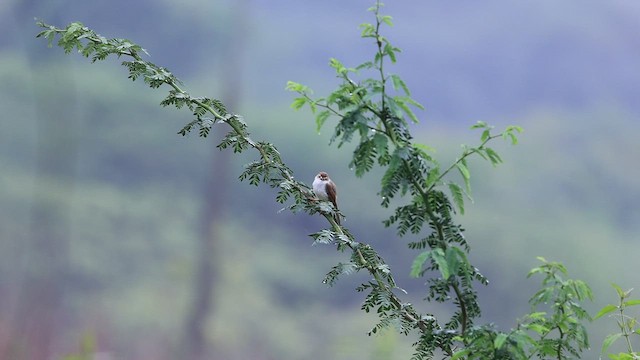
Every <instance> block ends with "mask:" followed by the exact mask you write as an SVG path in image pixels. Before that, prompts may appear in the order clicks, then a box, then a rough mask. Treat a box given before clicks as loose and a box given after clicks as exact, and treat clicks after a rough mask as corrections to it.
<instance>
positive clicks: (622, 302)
mask: <svg viewBox="0 0 640 360" xmlns="http://www.w3.org/2000/svg"><path fill="white" fill-rule="evenodd" d="M611 285H612V286H613V288H614V289H615V291H616V294H617V295H618V303H617V305H613V304H608V305H606V306H605V307H603V308H602V309H600V311H599V312H598V313H597V314H596V316H595V317H594V319H599V318H601V317H603V316H605V315H608V316H610V317H613V318H614V319H615V320H616V324H617V325H618V328H619V329H620V332H617V333H613V334H610V335H608V336H607V337H606V338H605V339H604V341H603V342H602V350H601V352H602V354H605V353H606V354H607V355H608V357H609V358H610V359H613V360H637V359H640V353H638V352H637V351H635V350H633V345H632V339H633V338H635V339H637V338H638V336H640V327H639V326H638V320H637V318H636V317H633V316H630V315H629V314H628V308H630V307H632V306H638V305H640V299H630V297H631V292H632V291H633V289H629V290H622V288H621V287H620V286H619V285H617V284H611ZM619 339H624V343H625V345H626V350H627V351H626V352H621V353H618V354H613V353H609V352H608V351H609V347H611V345H612V344H613V343H615V342H616V341H618V340H619Z"/></svg>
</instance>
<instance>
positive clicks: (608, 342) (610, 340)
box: [601, 333, 622, 354]
mask: <svg viewBox="0 0 640 360" xmlns="http://www.w3.org/2000/svg"><path fill="white" fill-rule="evenodd" d="M620 336H622V333H616V334H610V335H607V337H606V338H604V341H602V350H601V353H602V354H604V353H606V352H607V350H608V349H609V347H610V346H611V344H613V343H614V342H615V341H616V340H618V339H619V338H620Z"/></svg>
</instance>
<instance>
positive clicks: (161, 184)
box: [0, 0, 640, 360]
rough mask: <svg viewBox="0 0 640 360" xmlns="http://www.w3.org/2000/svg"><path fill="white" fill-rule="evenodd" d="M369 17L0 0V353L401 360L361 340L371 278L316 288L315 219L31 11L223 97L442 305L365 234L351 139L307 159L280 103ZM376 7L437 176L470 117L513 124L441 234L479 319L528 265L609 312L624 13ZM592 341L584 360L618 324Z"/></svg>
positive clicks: (636, 10)
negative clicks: (69, 50) (471, 282)
mask: <svg viewBox="0 0 640 360" xmlns="http://www.w3.org/2000/svg"><path fill="white" fill-rule="evenodd" d="M372 3H373V1H364V0H357V1H344V0H325V1H306V0H305V1H302V0H298V1H282V0H233V1H232V0H226V1H222V0H220V1H213V0H210V1H204V0H184V1H169V0H138V1H135V2H131V1H125V0H111V1H79V0H56V1H44V0H31V1H29V0H3V1H2V2H0V34H1V35H0V358H1V359H60V358H62V357H63V356H65V355H68V354H73V353H79V351H80V349H81V347H82V346H84V347H86V348H89V349H90V351H91V352H95V353H96V356H95V357H94V358H95V359H103V360H104V359H141V360H150V359H154V360H163V359H380V360H382V359H402V358H408V356H409V355H410V353H411V347H410V344H411V342H412V341H413V340H414V339H413V338H411V337H408V338H407V337H404V336H401V335H398V334H396V333H394V332H393V331H389V332H385V333H384V334H382V335H377V336H372V337H368V336H367V335H366V332H367V331H368V330H369V329H370V328H371V327H372V326H373V325H374V324H375V317H374V316H371V315H367V314H364V313H363V312H361V311H360V309H359V308H360V304H361V301H362V294H358V293H356V292H355V291H354V288H355V287H356V286H357V285H359V284H360V283H361V282H363V281H367V280H368V277H367V275H366V274H354V275H351V276H348V277H344V278H343V279H342V280H341V281H340V282H339V283H338V284H337V285H336V286H334V287H331V288H328V287H327V286H325V285H323V284H322V283H321V280H322V278H323V276H324V274H325V273H326V272H327V271H328V270H329V269H330V268H331V266H333V265H334V264H336V263H337V262H339V261H345V260H346V259H345V254H341V253H336V252H335V250H334V249H332V248H331V247H323V246H311V239H310V238H309V237H308V236H307V234H309V233H312V232H315V231H317V230H318V229H321V228H322V227H324V226H326V224H325V223H323V221H322V218H312V217H308V216H306V215H304V214H297V215H293V214H290V213H287V212H282V213H279V212H278V210H279V209H280V206H278V204H276V203H275V201H274V193H273V191H271V190H270V189H268V188H265V187H258V188H254V187H251V186H249V185H248V184H245V183H239V182H238V180H237V176H238V175H239V173H240V172H241V171H242V166H243V164H244V163H246V162H248V161H250V160H251V159H252V157H251V156H252V154H250V153H248V154H247V155H246V156H245V155H242V156H237V155H234V154H231V153H224V152H222V153H221V152H219V151H217V149H215V144H216V142H215V140H216V138H217V137H216V136H218V135H213V136H212V137H210V138H207V139H203V138H199V137H197V136H196V135H195V134H194V135H191V136H187V137H182V136H179V135H177V134H176V133H177V131H178V130H179V129H180V128H181V127H182V126H183V125H184V124H185V123H186V122H188V121H190V119H191V118H190V114H189V112H188V111H179V110H175V109H163V108H161V107H160V106H159V105H158V104H159V102H160V100H161V99H162V98H163V97H164V95H165V92H166V89H160V90H151V89H148V88H146V87H145V85H144V84H138V83H133V82H131V81H130V80H128V79H127V78H126V71H125V69H123V68H121V67H120V65H119V61H118V60H117V59H111V60H109V61H106V62H103V63H99V64H90V62H89V61H87V59H84V58H82V57H81V56H79V55H77V54H70V55H65V54H64V53H63V51H62V50H61V49H59V48H53V49H50V48H47V46H46V42H45V41H44V40H42V39H35V34H36V33H37V32H38V31H39V29H38V28H37V27H36V26H35V20H34V18H39V19H42V20H44V21H46V22H48V23H51V24H55V25H57V26H64V25H66V24H67V23H69V22H71V21H82V22H83V23H85V24H86V25H87V26H89V27H91V28H93V29H95V30H96V31H97V32H99V33H101V34H102V35H105V36H107V37H126V38H129V39H132V40H133V41H135V42H137V43H139V44H141V45H142V46H143V47H144V48H146V49H147V50H148V52H149V53H150V54H151V58H150V60H151V61H153V62H155V63H156V64H158V65H162V66H166V67H168V68H169V69H170V70H171V71H173V72H174V74H175V75H177V76H178V77H179V78H181V79H182V80H183V81H184V82H185V83H186V86H187V88H188V89H189V91H190V92H191V93H192V94H194V95H202V96H211V97H218V98H222V99H224V100H225V101H227V104H228V105H229V107H230V108H231V109H232V110H233V111H234V112H236V113H240V114H243V115H244V116H245V120H246V121H247V122H248V124H249V127H250V130H251V131H252V136H253V137H254V138H255V139H260V140H268V141H271V142H273V143H275V144H276V146H278V148H279V150H280V151H281V152H282V154H283V157H284V159H285V161H286V162H287V163H288V164H289V165H290V166H291V167H292V169H294V171H295V172H296V176H297V177H298V178H299V179H301V180H308V181H309V183H310V182H311V181H312V179H313V176H314V175H315V174H316V173H317V172H318V171H319V170H325V171H327V172H329V173H330V174H331V175H332V178H333V179H334V180H335V181H336V182H337V183H338V186H339V190H340V204H341V209H342V211H343V212H344V213H345V214H346V215H347V220H346V225H347V226H348V227H349V228H350V229H351V230H352V232H353V233H354V234H355V235H356V236H357V237H358V239H359V240H361V241H365V242H368V243H371V244H372V245H373V246H374V247H375V248H377V249H378V250H379V251H380V252H381V254H382V255H383V256H384V257H385V259H386V260H387V261H388V262H389V263H390V264H391V267H392V269H393V270H394V271H395V273H396V274H397V276H398V282H399V284H400V286H402V287H403V288H405V289H407V290H408V292H409V295H407V299H408V300H411V301H412V302H414V303H415V304H416V306H417V307H418V308H419V309H420V310H421V311H424V312H431V313H435V314H438V315H441V316H446V315H447V314H449V313H450V312H451V311H452V309H451V308H448V307H442V306H439V305H435V304H429V303H424V302H422V301H421V299H422V298H423V297H424V295H425V294H424V292H425V287H424V284H423V282H424V280H419V279H411V278H409V276H408V273H409V265H410V262H411V260H412V258H413V256H415V255H416V253H415V252H412V251H410V250H407V249H406V243H407V241H409V240H410V239H404V238H403V239H400V238H397V237H396V236H395V234H394V231H393V230H390V229H385V228H384V227H383V226H382V224H381V220H383V219H385V218H386V216H388V215H389V210H387V209H381V208H379V207H378V204H379V200H378V199H377V198H376V193H377V189H378V184H379V182H378V180H377V177H376V176H377V175H378V174H379V171H374V172H373V173H372V174H371V175H367V176H366V177H365V178H362V179H359V178H356V177H355V175H354V173H353V172H352V171H350V170H349V167H348V163H349V156H350V153H349V147H345V148H344V149H343V150H342V151H338V150H336V149H335V148H333V147H328V146H327V144H328V140H329V138H330V135H331V125H332V123H331V122H328V125H327V127H326V128H325V129H323V131H321V133H320V134H318V133H317V132H316V131H315V124H314V122H313V117H312V116H311V114H310V113H308V112H306V111H302V112H294V111H293V110H291V109H290V108H289V103H290V102H291V99H292V98H293V94H290V93H287V92H286V91H285V90H284V86H285V84H286V81H288V80H293V81H297V82H301V83H304V84H306V85H309V86H310V87H311V88H313V89H314V90H315V92H316V94H317V95H318V96H322V95H324V94H326V93H328V91H330V90H331V89H332V88H333V87H334V86H336V84H337V79H335V77H334V75H333V72H332V70H331V69H330V68H329V67H328V66H327V64H328V60H329V58H331V57H336V58H338V59H340V60H341V61H343V62H344V63H345V64H346V65H347V66H355V65H357V64H359V63H361V62H364V61H367V60H369V59H370V58H372V55H373V51H374V48H373V46H372V44H371V43H368V42H367V41H364V40H361V39H360V38H359V30H358V27H357V26H358V24H360V23H362V22H371V21H372V17H371V14H370V13H367V12H366V9H367V8H368V7H369V6H370V5H372ZM389 3H390V4H387V6H386V7H385V10H384V12H385V13H386V14H389V15H391V16H393V18H394V22H395V26H394V27H393V28H390V29H389V28H388V29H386V30H385V34H386V35H387V36H388V38H390V39H391V41H392V42H393V43H394V44H395V45H396V46H398V47H400V48H401V49H402V50H403V52H402V53H401V54H400V57H399V62H398V64H397V65H396V66H393V67H389V68H388V69H389V71H390V72H393V73H396V74H399V75H401V76H402V77H403V78H404V80H405V81H406V83H407V84H408V85H409V87H410V88H411V89H412V91H413V95H414V98H416V99H417V100H418V101H420V102H421V103H423V104H424V105H425V107H426V110H425V111H421V112H418V116H419V117H420V118H421V123H420V124H418V125H415V126H414V127H413V131H414V134H415V137H416V139H417V141H419V142H422V143H425V144H428V145H430V146H432V147H434V148H436V149H437V152H436V157H437V158H438V159H439V160H440V161H441V163H443V164H446V163H448V162H450V161H452V160H453V159H455V157H456V155H457V154H458V153H459V152H460V150H461V149H460V145H461V144H463V143H468V144H474V143H475V142H476V141H477V136H478V135H479V134H475V133H473V132H472V131H471V130H469V126H470V125H472V124H473V123H475V122H476V121H478V120H482V121H486V122H489V123H491V124H494V125H496V127H498V128H500V127H504V126H506V125H508V124H517V125H520V126H522V127H524V129H525V132H524V133H523V134H522V136H521V142H520V144H519V145H517V146H515V147H512V146H510V145H509V144H507V143H506V142H505V143H502V142H498V143H497V144H495V145H494V147H495V148H496V150H498V151H499V153H500V154H501V155H502V156H503V158H504V160H505V163H504V164H503V165H500V166H499V167H496V168H492V167H491V166H490V165H489V164H487V163H485V162H483V161H481V160H480V159H476V160H473V161H471V162H470V163H471V167H472V186H473V196H474V200H475V202H474V204H468V205H467V213H466V214H465V215H464V216H463V217H461V218H460V221H461V223H462V224H464V226H465V228H466V230H467V231H466V235H467V238H468V240H469V242H470V243H471V246H472V253H471V256H470V257H471V260H472V261H473V262H474V263H475V264H476V266H477V267H479V268H480V270H481V271H482V272H483V273H484V274H485V275H487V276H488V277H489V279H490V281H491V282H490V284H489V285H488V286H486V287H482V288H480V289H479V291H480V302H481V304H482V306H483V309H484V313H483V318H482V319H481V321H482V322H492V323H495V324H496V326H498V327H499V328H501V329H504V330H507V329H509V328H512V327H514V326H515V325H516V323H517V322H516V321H517V318H518V317H521V316H522V315H524V314H525V313H526V312H528V311H529V305H528V304H527V300H528V298H529V297H530V296H531V295H532V294H533V292H534V291H535V289H536V288H537V287H538V285H539V280H540V279H536V278H532V279H528V280H527V279H526V274H527V272H528V270H529V269H530V268H531V267H533V266H536V265H537V264H538V262H537V260H536V259H535V257H536V256H543V257H545V258H547V259H548V260H555V261H561V262H563V263H565V264H566V265H567V266H568V268H569V271H570V274H571V275H572V276H573V277H576V278H579V279H582V280H584V281H586V282H588V283H589V284H590V285H591V286H592V287H593V289H594V291H595V299H594V302H593V303H590V304H588V305H587V307H588V308H589V310H590V311H591V312H592V313H595V312H596V311H597V310H598V309H599V308H601V307H602V306H604V305H605V304H607V303H611V302H615V300H616V297H615V293H614V292H613V290H612V288H611V286H610V283H611V282H615V283H618V284H620V285H621V286H622V287H623V288H640V278H639V276H638V269H639V268H638V258H639V254H640V236H639V234H640V205H638V204H639V202H640V185H639V184H638V179H639V178H640V142H639V141H638V132H639V130H640V122H639V120H638V116H639V115H640V101H639V99H638V97H639V96H640V65H639V64H640V21H638V19H640V2H635V1H624V0H609V1H606V2H605V1H586V0H568V1H562V2H558V1H554V0H540V1H535V2H530V1H504V0H502V1H499V0H490V1H483V2H477V1H470V0H460V1H445V2H443V1H403V2H394V1H389ZM215 130H218V129H215V128H214V132H216V131H215ZM224 130H225V129H220V131H217V133H223V132H224ZM638 291H640V290H638ZM636 297H640V293H637V294H636ZM589 329H590V330H591V342H592V348H593V350H592V351H591V352H589V353H587V354H585V357H584V358H585V359H594V358H597V356H598V351H599V348H600V345H601V343H602V339H603V338H604V336H605V334H607V333H610V332H613V331H614V330H615V327H614V321H613V319H601V320H598V321H596V322H595V323H593V324H591V325H590V326H589ZM83 344H84V345H83ZM614 350H618V349H615V348H614Z"/></svg>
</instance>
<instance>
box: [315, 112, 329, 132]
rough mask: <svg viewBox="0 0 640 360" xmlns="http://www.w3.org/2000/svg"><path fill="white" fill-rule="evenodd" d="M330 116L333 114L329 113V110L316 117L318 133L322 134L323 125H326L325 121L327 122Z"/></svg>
mask: <svg viewBox="0 0 640 360" xmlns="http://www.w3.org/2000/svg"><path fill="white" fill-rule="evenodd" d="M330 115H331V113H330V112H329V110H324V111H321V112H319V113H318V115H317V116H316V131H317V132H318V133H319V132H320V129H321V128H322V125H324V123H325V121H327V119H328V118H329V116H330Z"/></svg>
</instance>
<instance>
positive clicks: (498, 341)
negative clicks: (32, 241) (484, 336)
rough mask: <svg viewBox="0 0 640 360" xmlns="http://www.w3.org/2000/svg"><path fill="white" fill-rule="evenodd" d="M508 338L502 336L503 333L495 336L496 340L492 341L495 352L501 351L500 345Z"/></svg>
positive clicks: (504, 335)
mask: <svg viewBox="0 0 640 360" xmlns="http://www.w3.org/2000/svg"><path fill="white" fill-rule="evenodd" d="M508 337H509V336H507V334H504V333H500V334H498V336H496V338H495V339H494V340H493V348H494V349H496V350H500V349H502V345H504V342H505V341H506V340H507V338H508Z"/></svg>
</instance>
